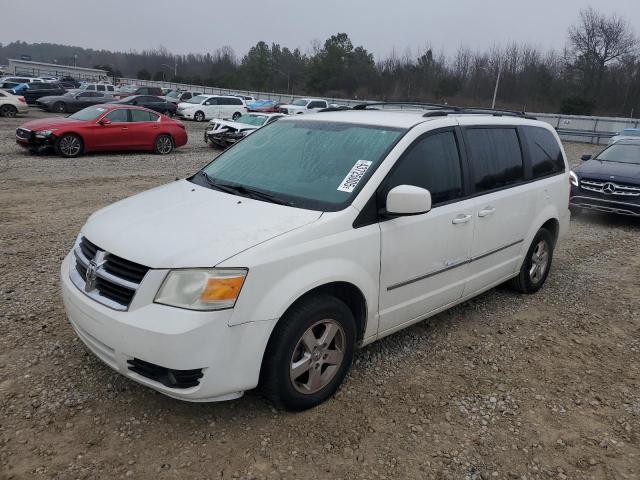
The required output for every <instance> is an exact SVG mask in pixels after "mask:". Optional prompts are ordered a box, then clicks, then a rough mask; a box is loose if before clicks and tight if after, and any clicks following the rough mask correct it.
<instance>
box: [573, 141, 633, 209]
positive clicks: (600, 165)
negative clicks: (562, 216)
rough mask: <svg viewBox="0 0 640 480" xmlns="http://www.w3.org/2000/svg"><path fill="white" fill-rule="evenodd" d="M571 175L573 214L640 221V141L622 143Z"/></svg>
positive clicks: (586, 158) (587, 160) (586, 159)
mask: <svg viewBox="0 0 640 480" xmlns="http://www.w3.org/2000/svg"><path fill="white" fill-rule="evenodd" d="M582 160H583V161H584V163H583V164H581V165H580V166H578V167H577V168H576V169H574V170H573V171H571V172H570V174H569V175H570V178H571V199H570V201H569V203H570V206H571V208H572V210H573V211H574V212H576V213H578V212H580V211H581V210H582V209H585V210H598V211H601V212H608V213H617V214H620V215H629V216H633V217H640V141H634V140H626V141H625V140H621V141H619V142H616V143H614V144H613V145H611V146H609V147H607V148H605V149H604V150H603V151H602V152H600V153H599V154H598V155H596V157H595V158H592V156H591V155H583V156H582Z"/></svg>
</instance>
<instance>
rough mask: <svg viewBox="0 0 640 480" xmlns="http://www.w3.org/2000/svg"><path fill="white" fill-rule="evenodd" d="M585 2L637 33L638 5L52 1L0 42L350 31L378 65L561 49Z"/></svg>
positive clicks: (184, 46)
mask: <svg viewBox="0 0 640 480" xmlns="http://www.w3.org/2000/svg"><path fill="white" fill-rule="evenodd" d="M588 5H591V6H593V7H594V8H596V9H597V10H600V11H602V12H606V13H614V12H615V13H617V14H618V15H621V16H624V17H626V18H627V20H628V21H629V23H630V24H631V25H632V26H637V28H640V0H534V1H524V0H453V1H452V0H448V1H447V0H316V1H313V0H245V1H243V2H220V1H215V0H173V1H170V0H99V1H96V0H82V1H78V0H72V1H71V0H57V1H55V2H35V3H34V2H20V1H12V2H6V4H5V5H3V7H2V16H3V17H4V18H5V21H3V22H2V27H1V28H0V42H2V43H9V42H11V41H14V40H24V41H27V42H52V43H63V44H67V45H78V46H81V47H91V48H104V49H108V50H120V51H123V50H124V51H127V50H131V49H134V50H142V49H147V48H153V47H158V46H160V45H162V46H165V47H166V48H167V49H169V50H170V51H172V52H175V53H187V52H197V53H200V52H207V51H213V50H215V49H216V48H218V47H221V46H223V45H229V46H231V47H232V48H233V49H234V50H235V51H236V53H237V54H238V55H240V56H241V55H243V54H244V53H245V52H246V51H247V50H248V49H249V47H251V46H252V45H254V44H255V43H256V42H258V41H260V40H264V41H266V42H267V43H272V42H276V43H280V44H281V45H283V46H288V47H290V48H295V47H299V48H301V49H302V50H303V51H307V50H308V49H309V46H310V44H311V42H312V41H314V40H320V41H324V40H325V39H326V38H327V37H329V36H330V35H332V34H334V33H337V32H346V33H348V34H349V36H350V37H351V39H352V41H353V43H354V44H355V45H364V46H365V47H366V48H367V49H368V50H369V51H370V52H372V53H374V55H375V56H376V57H377V58H378V57H380V56H384V55H386V54H388V53H389V52H390V51H391V50H392V49H393V48H395V50H396V51H397V52H398V53H402V52H404V50H405V49H406V48H407V47H410V48H411V50H412V52H413V53H417V52H419V51H421V50H422V49H423V48H424V47H425V46H426V45H431V46H432V47H433V48H434V50H436V51H440V50H444V51H445V52H452V51H455V50H456V49H457V48H458V47H459V46H460V45H464V46H468V47H472V48H480V49H485V48H489V47H491V46H493V45H505V44H507V43H509V42H511V41H519V42H528V43H531V44H533V45H536V46H539V47H542V48H545V49H546V48H562V47H563V46H564V43H565V39H566V32H567V28H568V27H569V26H570V25H571V24H573V23H574V22H575V21H576V19H577V17H578V11H579V10H580V9H581V8H585V7H587V6H588ZM10 19H15V21H6V20H10ZM18 19H20V20H18ZM636 33H640V32H636Z"/></svg>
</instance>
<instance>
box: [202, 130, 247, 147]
mask: <svg viewBox="0 0 640 480" xmlns="http://www.w3.org/2000/svg"><path fill="white" fill-rule="evenodd" d="M242 138H243V137H237V136H234V135H232V134H229V133H215V132H209V131H206V132H205V133H204V141H205V142H206V143H211V144H212V145H216V146H218V147H222V148H228V147H230V146H231V145H233V144H235V143H236V142H237V141H238V140H241V139H242Z"/></svg>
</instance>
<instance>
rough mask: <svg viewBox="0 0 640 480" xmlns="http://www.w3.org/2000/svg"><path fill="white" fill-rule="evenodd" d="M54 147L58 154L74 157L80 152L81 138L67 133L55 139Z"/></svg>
mask: <svg viewBox="0 0 640 480" xmlns="http://www.w3.org/2000/svg"><path fill="white" fill-rule="evenodd" d="M55 147H56V152H57V153H58V155H62V156H63V157H67V158H74V157H77V156H78V155H80V154H81V153H82V139H81V138H80V137H79V136H78V135H76V134H74V133H67V134H65V135H62V136H61V137H60V138H58V140H56V145H55Z"/></svg>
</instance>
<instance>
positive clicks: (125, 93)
mask: <svg viewBox="0 0 640 480" xmlns="http://www.w3.org/2000/svg"><path fill="white" fill-rule="evenodd" d="M132 95H155V96H156V97H161V96H162V89H161V88H160V87H137V86H135V85H127V86H126V87H122V88H121V89H120V91H118V92H117V93H116V94H115V96H116V97H118V98H125V97H130V96H132Z"/></svg>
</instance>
